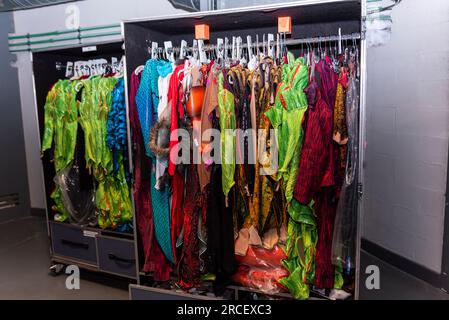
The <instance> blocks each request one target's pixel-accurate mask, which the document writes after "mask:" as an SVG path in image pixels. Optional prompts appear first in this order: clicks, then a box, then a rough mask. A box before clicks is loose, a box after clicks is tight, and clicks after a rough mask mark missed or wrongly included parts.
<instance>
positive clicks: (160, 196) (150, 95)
mask: <svg viewBox="0 0 449 320" xmlns="http://www.w3.org/2000/svg"><path fill="white" fill-rule="evenodd" d="M163 63H167V62H163V61H161V60H155V59H150V60H148V61H147V63H146V64H145V68H144V70H143V73H142V78H141V81H140V86H139V89H138V91H137V94H136V105H137V110H138V115H139V121H140V128H141V131H142V136H143V142H144V146H145V153H146V155H147V156H149V157H151V158H152V160H155V156H154V154H153V153H152V152H151V150H150V145H149V143H150V129H151V126H152V125H153V124H154V123H155V122H156V121H157V110H156V109H155V108H156V107H157V106H158V102H159V93H158V88H157V85H158V77H159V74H158V72H157V68H158V66H160V65H161V64H163ZM156 182H157V181H156V166H155V161H152V164H151V173H150V190H151V204H152V207H153V219H154V230H155V235H156V239H157V241H158V243H159V245H160V246H161V249H162V251H163V252H164V254H165V256H166V258H167V259H168V260H169V261H170V262H172V263H173V262H174V255H173V252H174V251H173V246H172V241H171V240H170V232H171V231H170V206H169V194H168V186H165V187H164V188H162V189H160V190H158V189H156V188H155V185H156Z"/></svg>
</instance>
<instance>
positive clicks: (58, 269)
mask: <svg viewBox="0 0 449 320" xmlns="http://www.w3.org/2000/svg"><path fill="white" fill-rule="evenodd" d="M64 269H65V265H63V264H59V263H58V264H54V265H52V266H51V267H50V275H52V276H54V277H56V276H59V275H60V274H63V273H64Z"/></svg>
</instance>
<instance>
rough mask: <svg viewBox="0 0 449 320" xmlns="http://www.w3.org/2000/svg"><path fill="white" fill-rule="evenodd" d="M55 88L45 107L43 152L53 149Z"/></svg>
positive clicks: (49, 93) (48, 95) (50, 93)
mask: <svg viewBox="0 0 449 320" xmlns="http://www.w3.org/2000/svg"><path fill="white" fill-rule="evenodd" d="M55 86H56V85H55ZM55 86H54V87H53V88H52V89H51V90H50V91H49V92H48V94H47V99H46V101H45V107H44V112H45V113H44V138H43V141H42V152H44V151H45V150H48V149H50V148H51V146H52V143H53V133H54V131H55V120H56V119H55V104H54V102H55V98H56V89H55Z"/></svg>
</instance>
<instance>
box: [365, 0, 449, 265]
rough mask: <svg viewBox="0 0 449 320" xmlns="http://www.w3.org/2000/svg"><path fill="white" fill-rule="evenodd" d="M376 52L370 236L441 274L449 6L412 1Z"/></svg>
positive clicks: (370, 118)
mask: <svg viewBox="0 0 449 320" xmlns="http://www.w3.org/2000/svg"><path fill="white" fill-rule="evenodd" d="M393 20H394V22H393V34H392V38H391V41H390V42H389V43H388V44H387V45H385V46H383V47H379V48H370V49H368V59H367V71H368V74H367V75H368V81H367V125H366V127H367V133H366V136H367V150H366V172H365V181H366V189H365V190H366V197H365V203H364V208H365V210H364V228H363V234H364V237H365V238H367V239H368V240H370V241H372V242H375V243H377V244H379V245H381V246H383V247H385V248H387V249H389V250H391V251H393V252H395V253H397V254H399V255H402V256H404V257H406V258H408V259H410V260H413V261H415V262H416V263H419V264H421V265H423V266H425V267H427V268H428V269H431V270H433V271H435V272H438V273H439V272H441V261H442V243H443V232H444V230H443V226H444V201H445V197H444V194H445V192H446V176H447V172H446V170H447V161H448V147H449V41H447V39H449V1H447V0H429V1H421V0H407V1H403V2H402V3H401V4H400V5H399V6H397V7H396V8H395V9H394V10H393Z"/></svg>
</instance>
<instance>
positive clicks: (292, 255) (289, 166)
mask: <svg viewBox="0 0 449 320" xmlns="http://www.w3.org/2000/svg"><path fill="white" fill-rule="evenodd" d="M288 58H289V59H288V61H289V63H288V64H284V65H283V66H282V82H281V83H280V84H279V86H278V89H277V93H276V99H275V105H274V106H273V107H272V108H270V109H269V110H267V111H266V112H265V115H266V116H267V118H268V119H269V120H270V122H271V124H272V126H273V128H275V129H276V139H277V145H278V148H279V169H278V174H277V177H276V178H277V180H278V181H279V182H280V183H281V185H282V187H283V189H284V194H285V198H286V201H287V207H288V209H287V211H288V213H289V216H290V218H289V222H288V227H287V232H288V238H287V242H286V246H285V252H286V255H287V259H286V260H285V261H283V263H284V266H285V267H286V269H287V270H288V271H289V272H290V275H289V276H288V277H285V278H283V279H281V280H280V281H279V282H280V283H281V284H283V285H284V286H285V287H287V288H288V289H289V291H290V293H291V294H292V295H293V297H295V298H296V299H307V298H308V297H309V286H308V283H311V282H312V281H313V278H314V255H315V247H316V243H317V233H316V220H315V217H314V215H313V210H312V208H311V206H304V205H302V204H300V203H298V202H297V201H296V200H295V199H293V189H294V187H295V183H296V180H297V177H298V170H299V160H300V156H301V146H302V141H303V135H304V132H303V128H302V121H303V117H304V114H305V112H306V111H307V106H308V103H307V97H306V95H305V93H304V89H305V88H306V87H307V85H308V67H307V65H306V64H305V61H304V59H303V58H298V59H296V60H295V59H294V57H293V55H292V54H291V53H288Z"/></svg>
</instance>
